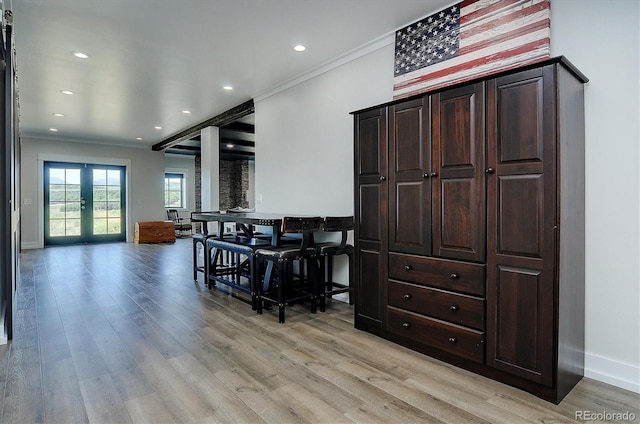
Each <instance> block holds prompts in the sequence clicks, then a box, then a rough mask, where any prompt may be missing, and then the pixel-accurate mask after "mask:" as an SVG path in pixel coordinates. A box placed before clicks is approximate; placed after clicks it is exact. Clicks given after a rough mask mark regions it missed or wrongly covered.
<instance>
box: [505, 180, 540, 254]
mask: <svg viewBox="0 0 640 424" xmlns="http://www.w3.org/2000/svg"><path fill="white" fill-rule="evenodd" d="M497 180H498V198H499V199H500V200H499V205H498V207H499V212H498V213H499V219H498V222H497V225H498V227H497V228H495V229H494V231H495V230H497V232H498V245H497V253H499V254H509V255H517V256H532V257H537V258H542V247H543V246H542V242H543V234H544V231H543V229H544V210H543V202H542V200H543V199H544V193H543V190H544V178H543V177H542V175H540V174H537V175H535V174H534V175H505V176H499V177H497Z"/></svg>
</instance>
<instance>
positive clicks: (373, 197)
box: [357, 184, 385, 244]
mask: <svg viewBox="0 0 640 424" xmlns="http://www.w3.org/2000/svg"><path fill="white" fill-rule="evenodd" d="M380 191H381V190H380V184H361V185H360V187H359V200H360V201H359V202H358V205H357V207H358V209H357V212H358V213H357V215H358V217H359V218H360V219H359V220H358V230H359V231H358V239H359V240H361V241H368V242H374V243H378V244H380V243H382V232H383V225H384V224H385V223H384V222H383V220H382V214H381V211H380V203H381V201H382V199H381V197H382V196H381V193H380Z"/></svg>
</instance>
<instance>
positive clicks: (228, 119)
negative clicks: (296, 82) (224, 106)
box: [151, 99, 255, 151]
mask: <svg viewBox="0 0 640 424" xmlns="http://www.w3.org/2000/svg"><path fill="white" fill-rule="evenodd" d="M253 112H255V106H254V105H253V99H251V100H248V101H246V102H244V103H242V104H241V105H238V106H236V107H234V108H231V109H229V110H227V111H226V112H222V113H221V114H220V115H217V116H214V117H213V118H211V119H207V120H206V121H204V122H201V123H199V124H196V125H194V126H192V127H189V128H187V129H186V130H183V131H180V132H179V133H177V134H174V135H172V136H170V137H167V138H165V139H164V140H162V141H159V142H157V143H156V144H154V145H153V146H152V147H151V149H152V150H155V151H160V150H164V149H168V148H169V147H173V146H175V145H176V144H178V143H180V142H181V141H183V140H187V139H189V138H191V137H192V136H193V135H194V134H195V133H196V132H199V131H200V130H202V129H203V128H207V127H222V126H225V125H229V124H230V123H232V122H233V121H237V120H238V119H240V118H243V117H245V116H247V115H251V114H252V113H253Z"/></svg>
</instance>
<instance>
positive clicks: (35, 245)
mask: <svg viewBox="0 0 640 424" xmlns="http://www.w3.org/2000/svg"><path fill="white" fill-rule="evenodd" d="M20 247H22V250H29V249H42V246H40V243H38V242H37V241H31V242H22V244H21V245H20Z"/></svg>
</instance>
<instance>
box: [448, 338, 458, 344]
mask: <svg viewBox="0 0 640 424" xmlns="http://www.w3.org/2000/svg"><path fill="white" fill-rule="evenodd" d="M457 341H458V339H456V338H455V337H449V343H451V344H456V342H457Z"/></svg>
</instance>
